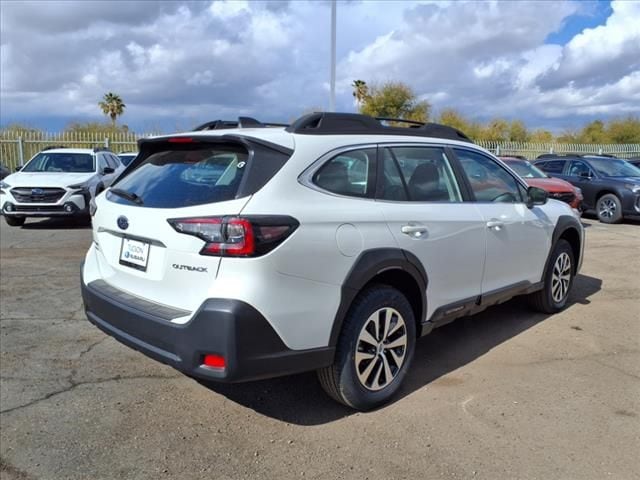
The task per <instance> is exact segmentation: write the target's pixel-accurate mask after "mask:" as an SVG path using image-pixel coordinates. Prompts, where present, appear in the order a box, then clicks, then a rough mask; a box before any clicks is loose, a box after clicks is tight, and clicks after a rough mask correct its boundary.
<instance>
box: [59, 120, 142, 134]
mask: <svg viewBox="0 0 640 480" xmlns="http://www.w3.org/2000/svg"><path fill="white" fill-rule="evenodd" d="M64 130H65V132H74V133H103V134H105V135H107V134H110V133H115V132H119V133H127V132H128V131H129V127H128V126H127V125H120V126H118V127H114V126H113V125H112V124H110V123H102V122H71V123H70V124H68V125H67V126H66V127H65V129H64Z"/></svg>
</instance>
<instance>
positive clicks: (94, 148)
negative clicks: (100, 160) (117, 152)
mask: <svg viewBox="0 0 640 480" xmlns="http://www.w3.org/2000/svg"><path fill="white" fill-rule="evenodd" d="M96 152H111V149H110V148H108V147H93V153H96Z"/></svg>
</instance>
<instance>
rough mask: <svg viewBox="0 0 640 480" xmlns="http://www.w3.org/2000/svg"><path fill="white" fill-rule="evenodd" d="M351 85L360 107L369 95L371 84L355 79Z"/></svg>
mask: <svg viewBox="0 0 640 480" xmlns="http://www.w3.org/2000/svg"><path fill="white" fill-rule="evenodd" d="M351 86H352V87H353V97H354V98H355V99H356V103H357V104H358V108H360V106H361V105H362V104H363V103H364V101H365V100H366V98H367V97H368V96H369V86H368V85H367V82H365V81H364V80H354V81H353V83H352V84H351Z"/></svg>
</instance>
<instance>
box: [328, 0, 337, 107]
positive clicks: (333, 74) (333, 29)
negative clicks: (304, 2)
mask: <svg viewBox="0 0 640 480" xmlns="http://www.w3.org/2000/svg"><path fill="white" fill-rule="evenodd" d="M329 111H331V112H335V111H336V0H331V92H330V94H329Z"/></svg>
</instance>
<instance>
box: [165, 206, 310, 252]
mask: <svg viewBox="0 0 640 480" xmlns="http://www.w3.org/2000/svg"><path fill="white" fill-rule="evenodd" d="M168 222H169V224H170V225H171V226H172V227H173V228H174V229H175V230H176V231H177V232H180V233H184V234H186V235H193V236H194V237H198V238H200V239H201V240H204V241H205V242H206V243H205V245H204V247H202V250H200V254H201V255H214V256H220V257H255V256H259V255H264V254H265V253H267V252H270V251H271V250H273V249H274V248H276V247H277V246H278V245H279V244H281V243H282V242H283V241H284V240H285V239H286V238H287V237H288V236H289V235H291V233H292V232H293V231H294V230H295V229H296V228H297V227H298V225H299V223H298V222H297V220H295V219H293V218H291V217H286V216H264V217H263V216H250V217H193V218H172V219H169V220H168Z"/></svg>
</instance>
